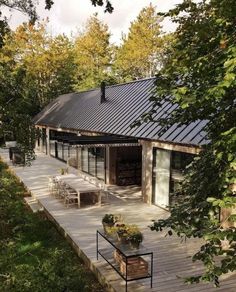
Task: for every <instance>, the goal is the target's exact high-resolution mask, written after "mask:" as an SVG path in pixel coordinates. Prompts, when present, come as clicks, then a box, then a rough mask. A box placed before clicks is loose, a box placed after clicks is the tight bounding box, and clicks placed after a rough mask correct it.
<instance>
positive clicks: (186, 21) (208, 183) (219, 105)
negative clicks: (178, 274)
mask: <svg viewBox="0 0 236 292" xmlns="http://www.w3.org/2000/svg"><path fill="white" fill-rule="evenodd" d="M235 11H236V2H235V1H234V0H224V1H217V0H210V1H204V0H202V1H198V2H197V3H196V2H195V1H190V0H184V1H183V3H182V4H179V5H177V6H176V8H175V9H172V10H170V11H169V12H168V13H166V14H165V16H170V17H172V19H173V20H174V21H175V22H177V23H178V24H179V27H178V28H177V31H176V41H175V43H174V45H173V48H172V50H171V53H170V55H169V58H168V60H167V63H166V65H165V67H164V68H163V69H162V70H161V72H160V74H158V75H157V97H156V100H155V105H158V103H159V102H160V101H162V102H163V99H164V100H171V101H172V102H176V103H178V104H179V107H178V109H177V110H176V111H175V112H174V113H173V115H172V116H170V117H168V118H166V119H165V120H162V122H163V123H165V125H168V126H166V129H167V128H168V127H169V126H171V125H173V124H174V123H176V122H178V123H181V124H188V123H190V122H192V121H197V120H207V121H208V124H207V126H206V128H205V129H204V130H205V131H206V133H207V137H208V139H209V143H208V144H207V145H206V146H204V147H202V150H201V153H200V155H199V157H197V158H196V159H195V161H194V162H193V164H192V166H191V167H190V168H189V169H188V174H187V176H186V178H185V182H184V184H183V188H182V195H183V196H182V199H181V200H180V202H179V204H177V205H176V206H174V207H172V208H171V215H170V217H169V218H168V219H166V220H158V221H156V222H154V224H153V225H152V227H151V229H152V230H156V231H161V230H163V229H166V228H167V230H168V233H169V234H170V235H171V234H172V231H174V232H176V233H177V235H178V236H180V237H187V238H190V237H198V238H203V239H204V240H205V244H203V245H202V246H201V248H200V250H199V251H198V252H197V253H196V254H194V255H193V257H192V259H193V261H196V260H200V261H202V262H203V264H204V266H205V270H204V271H203V273H202V274H199V275H198V276H193V277H189V278H187V279H186V281H189V282H191V283H193V282H200V281H212V282H214V284H215V285H216V286H218V285H219V277H220V276H221V275H222V274H225V273H228V272H230V271H234V270H235V269H236V262H235V256H236V228H235V226H236V225H235V223H234V222H235V221H236V220H235V219H236V218H235V217H236V216H235V215H232V213H230V209H231V208H232V207H235V203H236V119H235V117H236V108H235V96H236V19H235ZM153 112H155V106H154V108H153V111H152V113H153ZM227 209H228V211H229V212H228V213H229V215H228V216H227V217H226V218H224V217H222V214H223V212H224V211H225V210H227ZM219 216H220V217H221V218H220V219H219ZM225 242H227V245H224V244H223V243H225Z"/></svg>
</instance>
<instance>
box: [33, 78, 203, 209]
mask: <svg viewBox="0 0 236 292" xmlns="http://www.w3.org/2000/svg"><path fill="white" fill-rule="evenodd" d="M154 94H155V78H148V79H142V80H137V81H133V82H129V83H124V84H118V85H111V86H110V85H109V86H105V84H104V83H102V84H101V88H97V89H93V90H88V91H84V92H78V93H69V94H65V95H61V96H59V97H58V98H56V99H55V100H53V101H52V102H51V103H50V104H49V105H48V106H47V107H46V108H45V109H43V110H42V111H41V112H40V113H39V114H38V115H37V116H36V117H35V118H34V123H35V125H36V127H38V128H40V129H42V130H43V133H44V136H43V138H42V139H41V141H38V145H37V146H38V147H40V149H41V150H42V151H44V152H45V153H46V154H47V155H52V156H54V157H56V158H58V159H61V160H63V161H65V162H67V163H69V164H70V165H72V166H74V167H76V168H78V169H79V170H80V171H83V172H85V173H88V174H89V175H92V176H95V177H97V178H98V179H100V180H103V181H105V183H107V184H117V185H131V184H137V185H140V186H141V188H142V197H143V201H144V202H146V203H148V204H156V205H158V206H160V207H164V208H166V207H168V206H169V205H170V204H172V203H173V202H174V200H175V194H176V193H177V192H176V190H177V189H178V186H179V184H180V183H181V180H182V170H183V169H184V168H185V166H186V164H188V163H189V162H190V161H191V159H192V158H193V157H194V155H196V154H197V153H198V152H199V150H200V147H201V145H203V144H205V143H207V139H206V133H205V132H204V127H205V125H206V121H196V122H193V123H190V124H189V125H182V126H181V127H179V126H178V125H173V126H171V127H169V128H168V129H167V130H165V131H164V132H163V127H162V126H161V125H160V124H159V123H158V119H159V118H161V117H162V118H163V117H165V116H167V115H170V114H171V113H172V111H173V110H174V109H175V108H176V107H177V105H176V104H172V103H171V102H165V101H163V103H162V104H161V105H160V106H158V107H156V113H155V115H154V116H153V117H154V120H155V121H153V122H150V121H149V122H141V124H139V125H136V126H134V127H130V125H131V124H133V123H134V122H135V121H136V120H137V119H139V118H140V116H141V115H142V114H144V113H146V112H148V111H149V110H150V109H151V108H152V102H151V101H150V98H151V97H152V96H153V95H154Z"/></svg>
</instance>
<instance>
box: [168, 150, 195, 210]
mask: <svg viewBox="0 0 236 292" xmlns="http://www.w3.org/2000/svg"><path fill="white" fill-rule="evenodd" d="M193 158H194V155H193V154H189V153H183V152H177V151H172V152H171V172H170V205H174V204H175V203H177V202H178V199H179V198H180V197H181V185H182V182H183V179H184V172H185V169H186V167H187V166H188V165H189V164H190V163H191V162H192V160H193Z"/></svg>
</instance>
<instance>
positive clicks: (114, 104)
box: [34, 78, 208, 146]
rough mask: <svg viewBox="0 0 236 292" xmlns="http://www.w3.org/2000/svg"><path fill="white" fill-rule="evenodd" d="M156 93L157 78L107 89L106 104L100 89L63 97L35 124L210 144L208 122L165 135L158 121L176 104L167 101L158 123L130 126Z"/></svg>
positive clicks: (175, 128) (174, 129)
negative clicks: (205, 128) (207, 134)
mask: <svg viewBox="0 0 236 292" xmlns="http://www.w3.org/2000/svg"><path fill="white" fill-rule="evenodd" d="M154 92H155V78H149V79H143V80H137V81H133V82H129V83H125V84H118V85H111V86H106V101H105V102H103V103H101V102H100V98H101V91H100V88H98V89H93V90H89V91H84V92H79V93H69V94H65V95H61V96H59V97H58V98H56V99H55V100H54V101H52V102H51V103H50V104H49V105H48V106H47V107H46V108H45V109H44V110H42V111H41V112H40V113H39V114H38V115H37V116H36V117H35V118H34V123H35V124H36V125H44V126H45V125H46V126H51V127H55V128H63V129H74V130H78V131H90V132H91V131H92V132H98V133H106V134H114V135H121V136H129V137H135V138H141V139H152V140H157V141H163V142H172V143H178V144H185V145H186V144H188V145H198V146H199V145H202V144H206V143H207V142H208V141H207V139H206V133H205V131H204V127H205V126H206V124H207V121H195V122H192V123H190V124H189V125H181V126H179V125H177V124H175V125H172V126H171V127H170V128H168V130H167V131H165V132H164V133H163V131H162V130H163V127H162V126H160V125H159V124H158V119H160V118H163V117H167V116H169V115H171V113H172V112H173V110H175V109H176V107H177V104H173V103H170V102H166V101H164V102H163V103H162V104H161V106H160V107H159V108H157V109H156V113H155V115H154V116H153V118H154V120H155V122H148V123H145V122H143V123H142V124H141V125H140V126H136V127H134V128H131V127H130V125H131V124H132V123H133V122H134V121H136V120H137V119H138V118H140V116H141V115H142V114H144V113H146V112H148V111H149V110H150V109H151V108H152V102H151V101H150V97H152V96H153V94H154Z"/></svg>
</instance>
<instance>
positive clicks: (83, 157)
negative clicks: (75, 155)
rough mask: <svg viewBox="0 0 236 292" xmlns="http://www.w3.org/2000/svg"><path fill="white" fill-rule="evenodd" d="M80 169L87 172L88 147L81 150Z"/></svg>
mask: <svg viewBox="0 0 236 292" xmlns="http://www.w3.org/2000/svg"><path fill="white" fill-rule="evenodd" d="M81 161H82V165H81V167H82V170H83V171H84V172H88V148H82V151H81Z"/></svg>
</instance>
